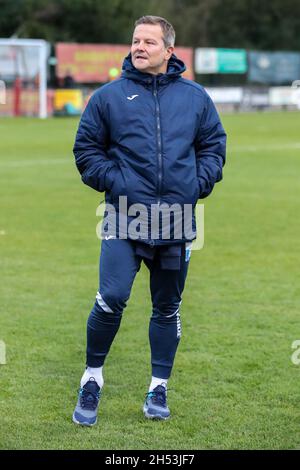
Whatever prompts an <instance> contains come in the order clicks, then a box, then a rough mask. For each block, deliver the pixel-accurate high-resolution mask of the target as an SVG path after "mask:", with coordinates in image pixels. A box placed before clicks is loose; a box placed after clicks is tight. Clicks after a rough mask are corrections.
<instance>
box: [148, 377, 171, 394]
mask: <svg viewBox="0 0 300 470" xmlns="http://www.w3.org/2000/svg"><path fill="white" fill-rule="evenodd" d="M167 384H168V379H159V378H158V377H153V376H152V379H151V384H150V387H149V392H152V390H153V389H154V388H155V387H157V385H163V387H165V389H167Z"/></svg>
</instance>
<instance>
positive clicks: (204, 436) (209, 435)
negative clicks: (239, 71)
mask: <svg viewBox="0 0 300 470" xmlns="http://www.w3.org/2000/svg"><path fill="white" fill-rule="evenodd" d="M222 119H223V123H224V127H225V128H226V131H227V133H228V157H227V165H226V166H225V168H224V179H223V182H222V183H219V184H218V185H217V186H216V187H215V190H214V192H213V194H212V195H211V196H210V197H209V198H208V199H206V200H205V201H204V203H205V244H204V248H203V250H201V251H193V252H192V258H191V264H190V270H189V274H188V279H187V283H186V288H185V291H184V295H183V303H182V309H181V319H182V332H183V336H182V339H181V343H180V345H179V348H178V352H177V356H176V362H175V366H174V370H173V375H172V378H171V379H170V381H169V387H170V391H169V394H168V403H169V406H170V409H171V413H172V418H171V419H170V420H169V421H167V422H151V421H150V422H149V421H147V420H145V419H144V417H143V414H142V404H143V401H144V396H145V393H146V391H147V387H148V384H149V380H150V365H149V360H150V352H149V346H148V323H149V316H150V311H151V304H150V295H149V288H148V272H147V269H146V268H145V266H143V267H142V269H141V272H140V273H139V274H138V275H137V278H136V281H135V284H134V287H133V291H132V295H131V298H130V300H129V302H128V306H127V309H126V311H125V312H124V316H123V320H122V324H121V328H120V331H119V333H118V335H117V337H116V340H115V342H114V344H113V346H112V349H111V352H110V355H109V356H108V358H107V362H106V365H105V368H104V378H105V387H104V391H103V397H102V400H101V406H100V412H99V420H98V424H97V426H96V427H94V428H92V429H86V428H80V427H77V426H75V425H74V424H73V423H72V420H71V416H72V412H73V408H74V406H75V403H76V400H77V390H78V386H79V380H80V377H81V374H82V372H83V368H84V361H85V344H86V337H85V335H86V333H85V328H86V320H87V316H88V314H89V311H90V309H91V307H92V305H93V302H94V297H95V294H96V291H97V287H98V256H99V247H100V241H99V240H98V239H97V237H96V224H97V223H98V221H99V220H98V219H97V217H96V208H97V205H98V202H99V201H100V198H102V195H100V194H97V193H96V192H95V191H92V190H91V189H90V188H88V187H86V186H85V185H83V184H82V183H81V180H80V176H79V174H78V173H77V170H76V168H75V165H74V159H73V154H72V146H73V141H74V136H75V132H76V129H77V124H78V120H77V119H63V118H61V119H59V118H58V119H48V120H45V121H39V120H36V119H1V120H0V193H1V194H0V195H1V198H0V206H1V211H0V269H1V270H0V273H1V282H0V340H2V341H4V342H5V345H6V357H7V363H6V365H0V422H1V426H0V448H1V449H111V450H112V449H119V450H120V449H149V450H153V449H165V450H168V449H296V448H299V447H300V426H299V419H300V411H299V410H300V408H299V403H300V402H299V397H300V365H298V366H297V365H295V364H293V363H292V361H291V355H292V353H293V350H292V343H293V341H294V340H297V339H300V302H299V298H300V296H299V294H300V287H299V286H300V275H299V272H300V269H299V261H300V260H299V258H300V256H299V253H300V236H299V233H300V217H299V215H300V207H299V206H300V182H299V181H300V180H299V174H300V136H299V129H300V113H297V112H293V113H284V112H282V113H261V114H257V113H253V114H242V113H241V114H235V115H224V116H223V118H222ZM102 199H103V198H102Z"/></svg>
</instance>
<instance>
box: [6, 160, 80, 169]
mask: <svg viewBox="0 0 300 470" xmlns="http://www.w3.org/2000/svg"><path fill="white" fill-rule="evenodd" d="M57 164H58V165H66V164H68V165H74V161H73V160H71V159H70V160H62V159H61V158H53V159H51V160H50V159H48V160H42V159H41V160H12V161H6V162H0V168H20V167H24V166H38V165H57Z"/></svg>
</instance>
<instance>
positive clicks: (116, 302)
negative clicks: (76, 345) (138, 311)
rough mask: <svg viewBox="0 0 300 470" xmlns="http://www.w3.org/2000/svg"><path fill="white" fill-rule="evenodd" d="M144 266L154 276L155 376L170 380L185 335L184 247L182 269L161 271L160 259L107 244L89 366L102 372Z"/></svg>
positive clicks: (90, 327)
mask: <svg viewBox="0 0 300 470" xmlns="http://www.w3.org/2000/svg"><path fill="white" fill-rule="evenodd" d="M142 260H143V261H144V263H145V264H146V266H147V267H148V269H149V271H150V290H151V299H152V316H151V319H150V325H149V340H150V348H151V365H152V375H153V376H155V377H159V378H163V379H168V378H169V377H170V375H171V370H172V366H173V362H174V358H175V354H176V350H177V346H178V343H179V339H180V336H181V322H180V303H181V295H182V292H183V289H184V284H185V279H186V275H187V271H188V265H189V260H186V246H185V243H183V244H182V248H181V258H180V269H179V270H171V269H170V270H169V269H161V266H160V262H159V254H158V255H155V257H154V259H153V260H149V259H148V258H142V257H141V256H139V255H137V254H136V252H135V242H134V241H131V240H128V239H126V240H124V239H110V240H102V244H101V255H100V269H99V271H100V273H99V278H100V287H99V291H98V293H97V296H96V302H95V304H94V307H93V309H92V311H91V313H90V316H89V318H88V322H87V360H86V363H87V366H89V367H101V366H102V365H103V364H104V361H105V358H106V356H107V354H108V351H109V349H110V346H111V344H112V342H113V340H114V337H115V335H116V333H117V331H118V329H119V326H120V323H121V318H122V313H123V310H124V308H125V307H126V302H127V300H128V299H129V296H130V291H131V288H132V284H133V281H134V278H135V276H136V274H137V272H138V271H139V269H140V266H141V261H142Z"/></svg>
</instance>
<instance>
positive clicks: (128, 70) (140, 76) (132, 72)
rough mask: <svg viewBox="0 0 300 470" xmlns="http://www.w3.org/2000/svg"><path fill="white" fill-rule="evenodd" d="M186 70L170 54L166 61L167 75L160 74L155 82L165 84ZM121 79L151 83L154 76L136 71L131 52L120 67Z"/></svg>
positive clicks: (178, 60) (181, 63)
mask: <svg viewBox="0 0 300 470" xmlns="http://www.w3.org/2000/svg"><path fill="white" fill-rule="evenodd" d="M185 70H186V66H185V64H184V63H183V62H182V60H180V59H178V57H176V55H175V54H172V55H171V57H170V59H169V61H168V69H167V73H160V74H158V75H156V77H157V80H158V81H159V82H160V83H165V82H168V81H170V80H174V79H176V78H179V77H180V75H181V74H182V73H183V72H184V71H185ZM121 76H122V77H123V78H129V79H131V80H138V81H141V82H145V83H152V81H153V77H154V75H153V74H151V73H143V72H140V71H139V70H137V69H136V68H135V67H134V65H133V63H132V60H131V52H130V53H129V54H128V56H127V57H125V59H124V62H123V66H122V75H121Z"/></svg>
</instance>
